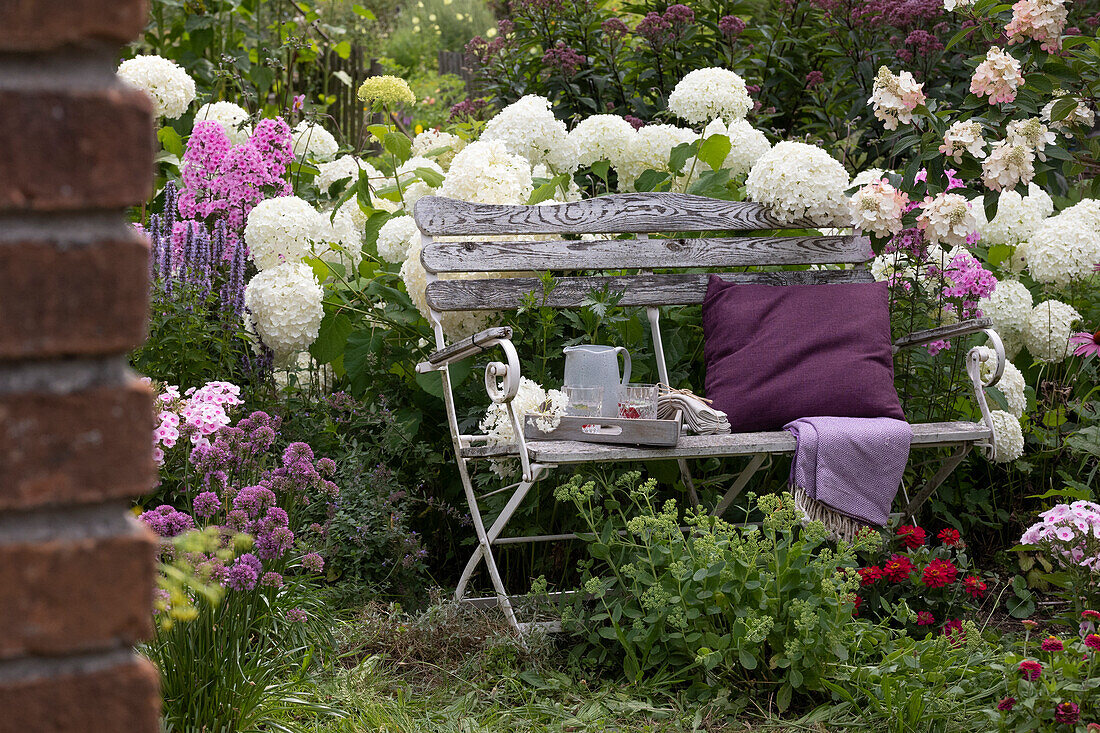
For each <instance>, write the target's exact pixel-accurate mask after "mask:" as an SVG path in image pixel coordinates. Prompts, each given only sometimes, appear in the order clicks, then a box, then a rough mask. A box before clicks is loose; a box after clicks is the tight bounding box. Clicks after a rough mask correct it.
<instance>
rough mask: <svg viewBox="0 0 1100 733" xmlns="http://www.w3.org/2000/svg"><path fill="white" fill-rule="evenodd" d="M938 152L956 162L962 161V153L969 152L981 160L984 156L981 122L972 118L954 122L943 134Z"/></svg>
mask: <svg viewBox="0 0 1100 733" xmlns="http://www.w3.org/2000/svg"><path fill="white" fill-rule="evenodd" d="M940 152H941V153H943V154H944V155H946V156H947V157H949V158H953V159H954V160H955V162H956V163H961V162H962V156H963V153H970V154H971V155H973V156H974V157H975V158H978V159H979V160H981V159H982V158H984V157H985V139H984V138H983V137H982V126H981V123H979V122H975V121H973V120H967V121H960V122H956V123H954V124H953V125H951V127H949V128H947V132H945V133H944V134H943V145H941V146H940Z"/></svg>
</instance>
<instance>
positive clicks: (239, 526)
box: [225, 509, 248, 532]
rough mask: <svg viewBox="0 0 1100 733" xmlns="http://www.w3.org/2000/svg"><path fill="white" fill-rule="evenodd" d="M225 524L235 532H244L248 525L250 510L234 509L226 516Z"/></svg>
mask: <svg viewBox="0 0 1100 733" xmlns="http://www.w3.org/2000/svg"><path fill="white" fill-rule="evenodd" d="M225 526H226V527H228V528H229V529H231V530H233V531H234V532H243V531H244V528H245V527H247V526H248V512H246V511H245V510H244V509H234V510H233V511H231V512H229V514H228V516H226V518H225Z"/></svg>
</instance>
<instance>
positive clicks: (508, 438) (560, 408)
mask: <svg viewBox="0 0 1100 733" xmlns="http://www.w3.org/2000/svg"><path fill="white" fill-rule="evenodd" d="M567 403H568V400H566V398H565V393H563V392H562V391H561V390H557V389H551V390H546V389H543V388H542V387H541V386H540V385H539V384H538V383H537V382H534V381H532V380H530V379H528V378H527V377H520V380H519V390H518V391H517V392H516V396H515V397H514V398H513V399H512V409H514V410H515V412H516V417H517V418H518V419H519V423H520V429H522V427H523V423H524V421H525V419H526V417H527V415H535V416H536V420H535V424H536V425H537V426H538V428H539V429H540V430H542V431H543V432H549V431H551V430H553V429H554V428H556V427H557V426H558V424H559V423H561V417H562V415H564V414H565V407H566V404H567ZM478 428H479V429H480V430H481V431H482V432H484V433H485V435H486V436H488V443H489V445H510V444H512V443H515V442H516V432H515V427H514V426H513V425H512V417H511V415H510V414H509V413H508V406H507V405H504V404H497V403H496V402H494V403H492V404H490V405H489V409H487V410H486V411H485V417H483V418H482V419H481V422H480V423H478ZM513 464H514V461H494V462H493V464H492V470H493V472H494V473H496V474H497V475H498V476H500V477H501V478H506V477H507V476H508V475H509V474H510V473H511V472H512V471H513V470H514V465H513Z"/></svg>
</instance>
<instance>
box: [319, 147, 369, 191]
mask: <svg viewBox="0 0 1100 733" xmlns="http://www.w3.org/2000/svg"><path fill="white" fill-rule="evenodd" d="M317 170H318V171H319V173H318V174H317V179H316V183H317V188H319V189H321V193H322V194H327V193H328V190H329V189H330V188H331V187H332V184H334V183H336V182H337V181H339V180H340V179H342V178H349V179H351V180H349V181H348V183H347V185H348V186H354V185H355V184H356V182H358V180H359V172H360V171H363V172H365V173H366V174H367V177H368V178H371V179H379V178H381V177H382V174H381V173H379V172H378V169H377V168H375V167H374V166H373V165H371V164H370V163H368V162H367V161H365V160H359V159H358V158H356V157H355V156H354V155H341V156H340V157H339V158H337V159H336V160H333V161H331V162H328V163H319V164H318V165H317ZM379 182H380V181H379ZM376 183H378V182H376Z"/></svg>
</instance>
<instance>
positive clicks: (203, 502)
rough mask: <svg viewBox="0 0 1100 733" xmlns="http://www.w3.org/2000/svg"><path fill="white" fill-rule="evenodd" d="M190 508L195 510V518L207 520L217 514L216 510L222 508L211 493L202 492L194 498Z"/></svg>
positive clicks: (216, 496)
mask: <svg viewBox="0 0 1100 733" xmlns="http://www.w3.org/2000/svg"><path fill="white" fill-rule="evenodd" d="M192 506H193V507H194V509H195V516H196V517H202V518H203V519H209V518H210V517H212V516H214V515H215V514H217V513H218V510H219V509H221V508H222V503H221V501H220V500H219V499H218V495H217V494H215V493H214V492H213V491H203V492H202V493H201V494H199V495H198V496H196V497H195V500H194V502H192Z"/></svg>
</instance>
